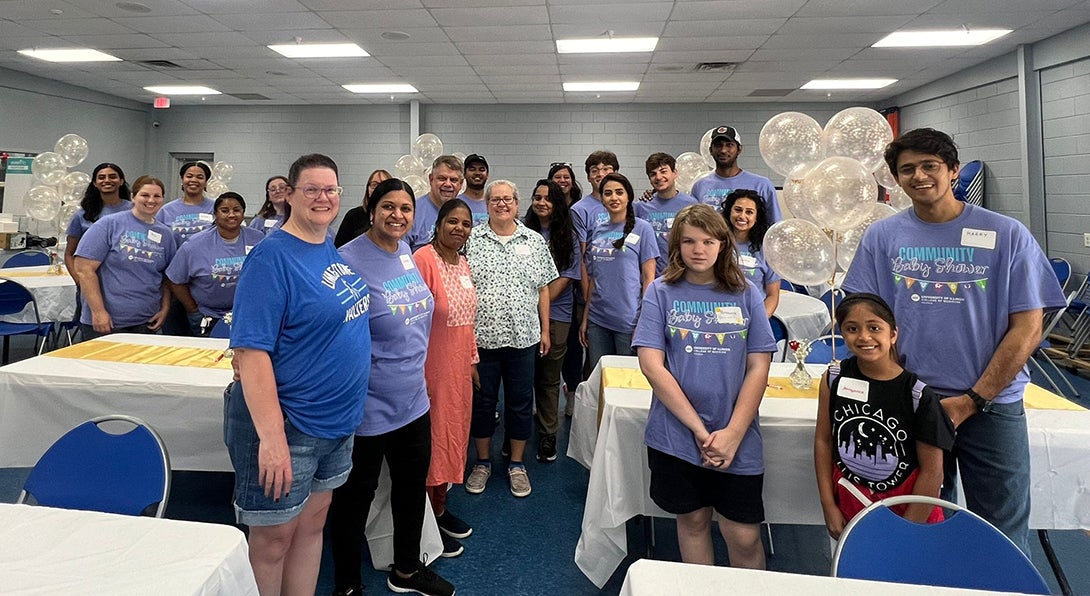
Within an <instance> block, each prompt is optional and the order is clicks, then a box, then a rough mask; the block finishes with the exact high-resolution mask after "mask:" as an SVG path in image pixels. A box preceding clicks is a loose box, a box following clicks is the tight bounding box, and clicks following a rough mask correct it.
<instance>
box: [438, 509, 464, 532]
mask: <svg viewBox="0 0 1090 596" xmlns="http://www.w3.org/2000/svg"><path fill="white" fill-rule="evenodd" d="M435 523H437V524H439V531H440V532H442V533H443V534H445V535H447V536H450V537H451V538H469V535H470V534H472V533H473V528H471V527H469V524H467V523H465V522H464V521H462V520H460V519H458V518H457V517H455V516H454V514H453V513H451V512H450V509H447V510H446V511H444V512H443V515H440V516H439V517H437V518H435Z"/></svg>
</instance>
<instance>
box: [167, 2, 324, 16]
mask: <svg viewBox="0 0 1090 596" xmlns="http://www.w3.org/2000/svg"><path fill="white" fill-rule="evenodd" d="M184 1H185V3H186V4H188V5H190V6H192V7H193V8H195V9H197V10H199V11H200V12H203V13H205V14H238V13H244V12H248V13H253V14H263V13H270V12H303V11H305V10H307V7H306V6H303V5H302V4H300V3H299V2H296V1H295V0H230V1H229V2H225V1H224V0H184Z"/></svg>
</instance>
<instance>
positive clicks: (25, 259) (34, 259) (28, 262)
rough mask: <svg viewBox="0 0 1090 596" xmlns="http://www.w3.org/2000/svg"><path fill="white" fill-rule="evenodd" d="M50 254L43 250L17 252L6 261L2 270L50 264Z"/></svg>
mask: <svg viewBox="0 0 1090 596" xmlns="http://www.w3.org/2000/svg"><path fill="white" fill-rule="evenodd" d="M50 260H51V259H50V257H49V253H47V252H45V251H42V250H24V251H23V252H17V253H15V254H13V255H11V256H10V257H8V260H6V261H4V265H3V266H2V267H0V269H10V268H11V267H34V266H40V265H49V264H50Z"/></svg>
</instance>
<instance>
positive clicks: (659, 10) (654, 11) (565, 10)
mask: <svg viewBox="0 0 1090 596" xmlns="http://www.w3.org/2000/svg"><path fill="white" fill-rule="evenodd" d="M671 8H673V3H672V2H631V3H623V4H598V3H588V2H582V3H580V4H579V5H576V6H570V5H569V6H563V7H555V6H552V7H550V8H549V18H550V20H551V21H552V22H553V23H556V24H560V25H570V24H582V23H594V24H598V25H601V27H602V28H603V29H612V30H614V31H616V33H617V35H628V32H627V31H625V27H626V26H628V25H630V24H632V23H640V22H648V21H654V22H657V23H659V25H660V26H661V24H662V23H665V22H666V19H667V17H669V16H670V9H671Z"/></svg>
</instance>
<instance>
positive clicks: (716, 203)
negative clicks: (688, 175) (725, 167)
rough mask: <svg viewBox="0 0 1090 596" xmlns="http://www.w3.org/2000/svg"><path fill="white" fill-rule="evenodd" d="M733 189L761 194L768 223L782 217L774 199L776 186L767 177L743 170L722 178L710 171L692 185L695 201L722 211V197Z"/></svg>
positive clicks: (778, 205) (772, 222)
mask: <svg viewBox="0 0 1090 596" xmlns="http://www.w3.org/2000/svg"><path fill="white" fill-rule="evenodd" d="M735 190H752V191H756V192H757V194H759V195H761V198H762V199H764V201H765V209H766V210H767V211H768V225H772V224H774V223H776V222H778V221H780V220H781V219H783V215H782V214H781V213H780V204H779V202H777V200H776V186H775V185H774V184H772V181H771V180H769V179H768V178H765V177H764V176H760V175H757V174H754V173H752V172H747V171H745V170H742V172H741V173H739V174H738V175H737V176H731V177H730V178H723V177H722V176H720V175H718V174H716V173H715V172H712V174H711V175H710V176H708V177H707V178H704V179H703V180H698V181H697V182H696V184H694V185H693V188H692V194H693V197H694V198H696V200H697V201H700V202H701V203H704V204H705V205H711V206H712V207H715V210H716V211H722V210H723V199H725V198H727V195H729V194H730V193H731V192H732V191H735Z"/></svg>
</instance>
